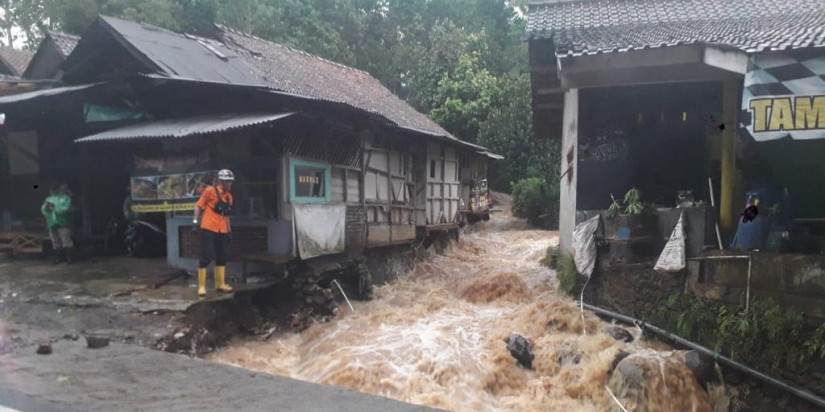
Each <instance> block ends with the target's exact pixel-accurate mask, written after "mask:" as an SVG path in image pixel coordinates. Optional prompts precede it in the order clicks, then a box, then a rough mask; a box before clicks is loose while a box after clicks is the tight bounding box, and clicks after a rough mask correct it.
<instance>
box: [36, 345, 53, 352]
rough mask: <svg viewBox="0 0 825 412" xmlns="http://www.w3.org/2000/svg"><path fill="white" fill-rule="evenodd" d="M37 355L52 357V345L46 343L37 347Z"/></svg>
mask: <svg viewBox="0 0 825 412" xmlns="http://www.w3.org/2000/svg"><path fill="white" fill-rule="evenodd" d="M37 354H38V355H51V354H52V345H51V344H50V343H44V344H42V345H40V346H38V347H37Z"/></svg>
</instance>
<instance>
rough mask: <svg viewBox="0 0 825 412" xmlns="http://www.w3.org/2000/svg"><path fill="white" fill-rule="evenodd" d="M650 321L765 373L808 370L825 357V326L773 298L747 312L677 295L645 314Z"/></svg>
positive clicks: (754, 303) (685, 295)
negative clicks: (813, 324) (814, 325)
mask: <svg viewBox="0 0 825 412" xmlns="http://www.w3.org/2000/svg"><path fill="white" fill-rule="evenodd" d="M646 318H647V320H648V321H649V322H651V323H653V324H655V325H657V326H660V327H662V328H664V329H666V330H669V331H673V332H674V333H676V334H677V335H679V336H682V337H684V338H686V339H688V340H691V341H694V342H697V343H699V344H701V345H704V346H707V347H709V348H711V349H713V350H716V351H719V352H720V353H722V354H725V355H726V356H729V357H731V358H732V359H734V360H737V361H740V362H742V363H745V364H746V365H749V366H751V367H755V368H756V369H759V370H764V371H777V372H779V371H792V372H801V371H804V370H805V369H806V368H807V367H808V366H810V365H811V364H812V363H813V362H815V361H817V360H821V359H825V325H823V326H820V327H819V328H816V329H814V328H811V327H809V326H808V325H807V323H806V320H805V316H804V315H803V314H802V313H801V312H799V311H797V310H794V309H788V308H783V307H781V306H779V305H777V304H776V303H775V302H773V301H772V300H770V299H767V300H755V301H753V302H752V304H751V306H750V308H749V310H748V312H747V313H740V312H738V311H734V310H731V309H729V308H728V307H727V306H725V305H723V304H720V303H717V302H713V301H710V300H707V299H703V298H700V297H695V296H693V295H688V294H676V295H673V296H671V297H670V298H668V299H667V300H666V301H665V302H664V304H662V305H659V306H657V307H655V308H653V309H651V310H649V311H647V313H646Z"/></svg>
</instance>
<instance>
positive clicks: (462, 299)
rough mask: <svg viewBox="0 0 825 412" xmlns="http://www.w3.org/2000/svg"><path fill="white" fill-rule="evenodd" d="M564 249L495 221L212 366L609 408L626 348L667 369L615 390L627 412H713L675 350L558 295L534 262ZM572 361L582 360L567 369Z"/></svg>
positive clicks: (468, 400) (507, 405) (531, 403)
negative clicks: (514, 347)
mask: <svg viewBox="0 0 825 412" xmlns="http://www.w3.org/2000/svg"><path fill="white" fill-rule="evenodd" d="M556 242H557V236H556V235H555V233H553V232H546V231H536V230H529V229H527V228H526V226H525V224H524V223H523V222H522V221H520V220H517V219H513V218H511V217H509V216H506V215H505V216H501V215H499V216H497V217H496V218H494V219H493V220H491V221H490V222H486V223H482V224H480V225H479V226H477V227H476V228H474V229H473V232H472V233H469V234H466V235H464V236H463V237H462V240H461V241H460V242H459V243H458V244H456V245H454V246H453V247H452V248H451V249H450V250H449V251H448V252H447V253H446V254H445V255H443V256H437V257H434V258H432V259H430V260H428V261H426V262H424V263H419V264H418V265H417V267H416V268H415V269H414V270H413V271H412V272H411V273H410V274H409V275H408V276H407V277H405V278H402V279H400V280H398V281H396V282H395V283H393V284H391V285H385V286H381V287H377V288H376V299H375V300H374V301H371V302H353V304H354V305H355V312H354V313H353V312H351V311H350V310H349V308H348V307H346V306H343V307H342V310H341V314H340V315H339V317H338V318H336V319H335V320H333V321H332V322H330V323H327V324H318V325H315V326H313V327H311V328H309V329H308V330H306V331H304V332H303V333H300V334H289V335H283V336H280V337H273V338H272V339H271V340H269V341H267V342H259V341H236V342H235V343H233V344H231V345H229V346H228V347H226V348H224V349H222V350H220V351H219V352H216V353H214V354H212V355H210V356H209V359H210V360H213V361H216V362H222V363H227V364H232V365H236V366H240V367H243V368H247V369H253V370H257V371H263V372H268V373H273V374H278V375H283V376H287V377H292V378H296V379H301V380H306V381H311V382H317V383H323V384H330V385H338V386H343V387H347V388H351V389H354V390H358V391H362V392H368V393H372V394H376V395H382V396H387V397H390V398H395V399H399V400H402V401H406V402H412V403H417V404H423V405H429V406H433V407H438V408H443V409H448V410H454V411H473V412H477V411H538V410H542V411H548V410H557V411H605V410H619V409H618V407H617V406H616V404H615V402H614V401H613V400H612V399H611V397H610V395H609V394H608V391H607V389H606V385H608V380H609V377H608V373H607V372H608V370H609V368H610V365H611V363H612V362H613V360H614V359H615V356H616V354H617V352H618V351H619V350H622V349H624V350H626V351H628V352H633V353H637V352H640V353H641V355H640V356H641V357H642V358H643V359H642V360H643V361H645V362H648V363H650V364H652V365H654V369H655V370H656V372H658V371H659V370H661V377H659V376H658V373H651V375H654V376H653V377H652V378H651V379H649V380H651V381H653V382H651V383H650V384H649V385H648V386H645V387H644V388H642V389H641V392H644V393H643V396H641V397H640V396H639V393H638V392H640V389H639V388H634V387H633V385H630V386H628V387H620V388H619V390H620V392H622V393H618V394H617V396H619V397H620V398H621V399H622V402H626V403H628V404H627V405H626V406H627V407H628V408H629V409H630V410H633V409H635V407H637V406H638V405H639V404H640V403H647V404H648V405H647V407H644V408H641V409H637V410H656V411H666V410H673V411H690V410H693V411H710V410H712V409H710V406H709V400H708V395H707V393H706V392H704V391H702V390H701V388H699V387H698V385H697V384H696V383H695V379H693V378H692V377H691V376H688V375H687V374H689V371H688V370H687V369H685V368H684V365H683V364H681V363H678V362H677V361H676V360H674V359H675V358H676V356H675V355H674V354H673V353H672V352H668V350H669V348H666V347H664V346H663V345H661V344H660V345H658V346H657V345H652V344H646V343H643V342H641V343H640V340H639V339H638V338H639V333H638V332H637V331H631V332H632V333H633V334H634V335H635V336H636V337H637V339H636V342H635V343H630V344H627V343H623V342H617V341H615V340H613V339H612V338H610V337H609V336H608V335H606V334H604V333H603V332H602V331H601V329H602V328H603V327H604V326H605V323H604V322H602V321H601V320H599V319H598V318H596V317H595V316H593V315H591V314H587V313H586V314H585V320H584V321H583V320H582V317H581V314H580V312H579V310H578V307H577V306H575V304H574V303H573V301H572V300H571V299H570V298H568V297H566V296H563V295H560V294H559V293H558V292H556V291H555V289H554V287H555V284H556V280H555V274H554V272H553V271H552V270H549V269H547V268H544V267H542V266H540V265H539V264H538V261H539V260H540V259H541V258H542V257H543V255H544V253H545V251H546V249H547V247H548V246H550V245H552V244H554V243H556ZM584 330H586V332H587V333H586V335H585V334H583V331H584ZM510 333H519V334H521V335H523V336H524V337H526V338H528V339H529V340H530V341H531V342H532V345H533V353H534V354H535V360H534V361H533V370H532V371H529V370H524V369H522V368H519V367H518V366H517V365H516V362H515V360H514V359H513V358H512V357H511V356H510V354H509V353H508V351H507V350H506V348H505V343H504V342H503V340H504V338H505V337H507V336H508V335H509V334H510ZM657 348H658V349H659V350H656V349H657ZM576 355H579V357H580V361H579V362H578V363H574V362H569V359H571V358H573V357H575V356H576ZM651 391H652V392H655V393H650V392H651ZM717 410H719V409H717Z"/></svg>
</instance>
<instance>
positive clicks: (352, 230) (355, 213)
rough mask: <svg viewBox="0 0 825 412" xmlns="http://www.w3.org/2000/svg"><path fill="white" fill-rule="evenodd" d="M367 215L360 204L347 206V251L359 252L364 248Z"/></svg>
mask: <svg viewBox="0 0 825 412" xmlns="http://www.w3.org/2000/svg"><path fill="white" fill-rule="evenodd" d="M366 223H367V216H366V214H365V212H364V208H363V207H362V206H347V224H346V236H347V252H355V253H360V251H361V250H363V249H364V243H365V237H366Z"/></svg>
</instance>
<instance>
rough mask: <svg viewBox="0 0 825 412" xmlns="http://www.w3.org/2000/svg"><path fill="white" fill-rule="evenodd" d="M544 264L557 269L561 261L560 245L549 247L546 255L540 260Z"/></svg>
mask: <svg viewBox="0 0 825 412" xmlns="http://www.w3.org/2000/svg"><path fill="white" fill-rule="evenodd" d="M539 263H540V264H541V265H542V266H547V267H549V268H550V269H554V270H555V269H556V268H557V267H558V263H559V247H558V246H550V247H548V248H547V252H545V254H544V257H543V258H542V259H541V260H540V261H539Z"/></svg>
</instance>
